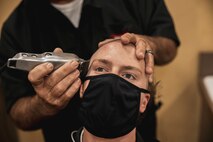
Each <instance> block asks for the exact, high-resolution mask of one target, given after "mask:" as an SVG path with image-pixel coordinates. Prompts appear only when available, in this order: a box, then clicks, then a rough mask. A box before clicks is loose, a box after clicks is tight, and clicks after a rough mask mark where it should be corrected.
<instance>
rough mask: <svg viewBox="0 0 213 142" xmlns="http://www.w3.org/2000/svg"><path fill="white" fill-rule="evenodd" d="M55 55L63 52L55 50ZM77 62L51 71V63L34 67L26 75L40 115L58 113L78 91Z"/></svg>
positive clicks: (79, 82)
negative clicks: (32, 89)
mask: <svg viewBox="0 0 213 142" xmlns="http://www.w3.org/2000/svg"><path fill="white" fill-rule="evenodd" d="M54 52H55V53H60V52H63V51H62V50H61V49H59V48H57V49H55V50H54ZM77 67H78V62H76V61H72V62H67V63H65V64H64V65H63V66H61V67H60V68H58V69H57V70H54V71H53V68H54V67H53V65H52V64H51V63H44V64H41V65H38V66H36V67H35V68H34V69H32V70H31V71H30V72H29V74H28V79H29V81H30V82H31V84H32V86H33V88H34V90H35V92H36V95H35V100H36V101H38V104H40V106H38V107H41V113H42V114H46V115H48V116H51V115H54V114H56V113H58V112H59V111H60V110H62V109H63V108H65V107H66V106H67V104H68V103H69V101H70V99H71V98H72V97H73V96H74V95H75V93H76V92H77V91H78V89H79V87H80V85H81V81H80V79H79V74H80V73H79V71H78V70H77Z"/></svg>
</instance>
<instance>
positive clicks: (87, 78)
mask: <svg viewBox="0 0 213 142" xmlns="http://www.w3.org/2000/svg"><path fill="white" fill-rule="evenodd" d="M93 77H94V76H86V77H84V78H83V79H81V81H82V82H84V81H86V80H90V79H91V78H93Z"/></svg>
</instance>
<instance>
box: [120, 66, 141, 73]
mask: <svg viewBox="0 0 213 142" xmlns="http://www.w3.org/2000/svg"><path fill="white" fill-rule="evenodd" d="M121 70H135V71H138V72H140V73H141V74H143V72H142V71H141V70H140V69H139V68H137V67H133V66H122V67H121Z"/></svg>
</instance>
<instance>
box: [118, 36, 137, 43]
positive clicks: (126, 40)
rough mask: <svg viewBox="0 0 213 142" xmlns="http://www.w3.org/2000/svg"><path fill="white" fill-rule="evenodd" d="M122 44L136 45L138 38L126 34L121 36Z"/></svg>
mask: <svg viewBox="0 0 213 142" xmlns="http://www.w3.org/2000/svg"><path fill="white" fill-rule="evenodd" d="M121 42H122V43H123V44H129V43H133V44H136V36H135V35H134V34H131V33H125V34H123V35H122V36H121Z"/></svg>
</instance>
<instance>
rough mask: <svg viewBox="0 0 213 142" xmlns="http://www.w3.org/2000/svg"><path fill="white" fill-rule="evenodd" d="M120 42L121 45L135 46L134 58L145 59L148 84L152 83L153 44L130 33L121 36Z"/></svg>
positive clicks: (142, 37)
mask: <svg viewBox="0 0 213 142" xmlns="http://www.w3.org/2000/svg"><path fill="white" fill-rule="evenodd" d="M121 41H122V42H123V44H129V43H133V44H135V45H136V57H137V58H138V59H145V63H146V73H147V74H148V75H149V78H148V79H149V82H153V72H154V51H155V48H156V45H155V43H153V42H152V41H151V40H150V39H149V38H148V37H146V36H142V35H137V34H131V33H126V34H124V35H122V36H121Z"/></svg>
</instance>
